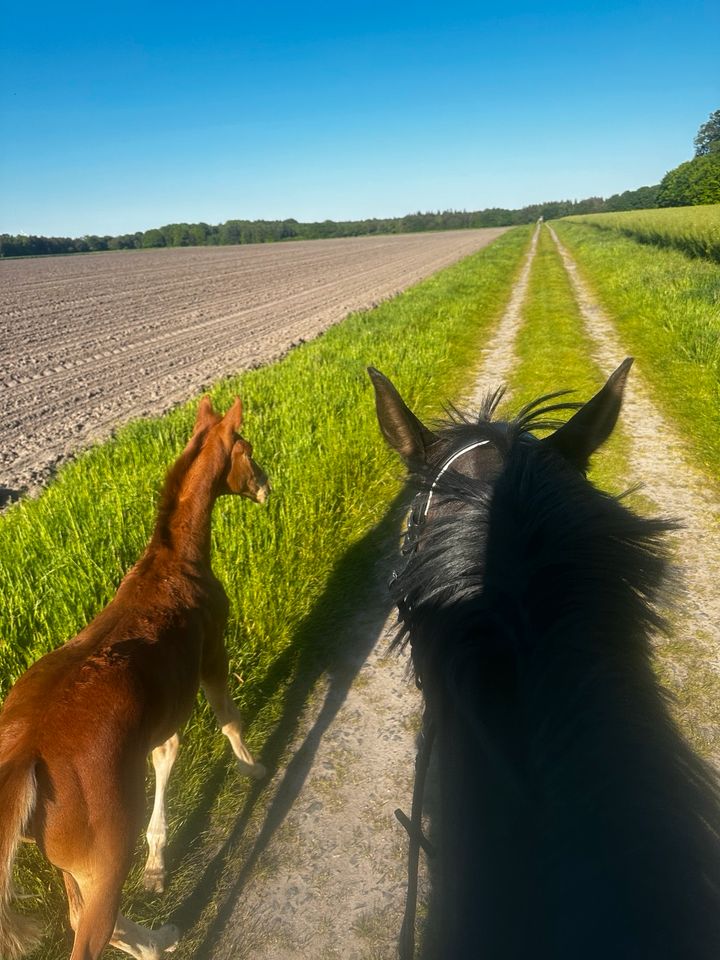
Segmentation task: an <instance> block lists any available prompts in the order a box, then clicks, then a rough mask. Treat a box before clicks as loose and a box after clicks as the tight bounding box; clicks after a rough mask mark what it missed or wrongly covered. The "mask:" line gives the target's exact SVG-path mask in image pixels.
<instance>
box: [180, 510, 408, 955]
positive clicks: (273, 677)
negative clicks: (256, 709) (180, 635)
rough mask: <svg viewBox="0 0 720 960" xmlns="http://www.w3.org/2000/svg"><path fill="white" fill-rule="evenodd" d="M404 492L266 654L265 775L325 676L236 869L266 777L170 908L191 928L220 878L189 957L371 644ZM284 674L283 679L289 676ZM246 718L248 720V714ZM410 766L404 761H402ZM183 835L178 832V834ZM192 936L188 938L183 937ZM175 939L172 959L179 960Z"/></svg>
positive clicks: (277, 814) (212, 932)
mask: <svg viewBox="0 0 720 960" xmlns="http://www.w3.org/2000/svg"><path fill="white" fill-rule="evenodd" d="M406 502H407V501H406V498H405V497H404V496H403V495H400V496H399V497H397V498H396V499H395V501H394V502H393V503H392V504H391V506H390V508H389V510H388V511H387V513H386V515H385V517H384V518H383V520H381V521H380V523H379V524H378V525H377V526H375V527H374V528H373V529H372V530H370V531H369V532H368V533H367V534H366V535H365V536H364V537H363V538H362V539H361V540H359V541H358V542H357V543H355V544H353V546H352V547H351V548H350V549H349V550H348V551H347V552H346V553H345V555H344V556H343V557H342V559H341V560H340V562H339V563H338V565H337V567H336V568H335V570H334V571H333V574H332V576H331V578H330V580H329V582H328V584H327V587H326V589H325V591H324V592H323V594H322V596H321V597H320V598H319V599H318V601H317V603H316V604H315V606H314V608H313V610H312V612H311V613H310V614H309V615H308V616H307V617H306V618H305V620H304V621H303V622H302V624H301V625H300V626H299V628H298V630H297V632H296V635H295V638H294V640H293V642H292V643H291V644H290V645H289V647H288V648H287V649H286V650H285V651H284V652H283V653H282V654H281V655H280V656H279V657H278V658H277V660H275V662H274V663H273V666H272V668H271V670H270V671H269V672H268V674H267V675H266V677H265V679H264V681H263V683H262V685H261V687H260V689H259V691H258V696H257V698H256V701H257V702H262V701H263V700H264V699H266V698H270V697H272V696H273V695H274V694H276V693H277V691H278V690H279V689H281V688H282V687H283V685H284V684H285V683H288V686H287V690H286V691H285V694H284V698H283V706H282V712H281V718H280V720H279V722H278V723H277V725H276V726H275V728H274V730H273V731H272V733H271V735H270V736H269V738H268V739H267V741H266V743H265V745H264V747H263V750H262V754H261V755H260V756H259V758H258V759H260V760H261V761H262V762H263V763H264V764H265V766H266V767H267V768H268V770H269V772H270V774H272V773H273V771H275V770H276V769H277V768H278V766H279V764H280V762H281V761H282V759H283V757H284V755H285V753H286V751H287V748H288V746H289V745H290V743H291V742H292V739H293V737H294V736H295V734H296V732H297V728H298V723H299V719H300V716H301V714H302V711H303V708H304V707H305V705H306V703H307V701H308V698H309V696H310V695H311V693H312V691H313V688H314V687H315V685H316V683H317V681H318V680H319V678H320V677H321V676H323V675H325V676H326V677H327V689H326V693H325V698H324V702H323V704H322V707H321V709H320V712H319V714H318V716H317V718H316V720H315V722H314V724H313V726H312V727H311V729H310V730H309V732H308V733H307V736H306V737H305V739H304V740H303V742H302V744H301V745H300V747H299V748H298V749H297V750H296V751H295V752H294V753H293V755H292V759H291V760H290V762H289V764H288V765H287V767H286V768H285V771H284V773H283V776H282V780H281V781H280V783H279V785H278V786H277V788H276V790H275V792H274V796H273V799H272V801H271V803H270V806H269V807H268V809H267V811H266V812H265V814H264V819H263V822H262V827H261V829H260V831H259V833H258V836H257V839H256V840H255V842H254V844H253V846H252V848H251V850H250V853H249V855H247V856H246V857H245V858H244V861H243V864H242V868H241V870H240V872H239V873H238V874H237V875H236V876H235V878H234V879H233V880H232V882H230V883H228V882H227V877H223V874H224V871H225V870H226V867H227V866H228V861H229V859H230V858H231V857H232V854H233V852H234V850H235V849H236V847H237V845H238V843H239V841H240V839H241V837H242V835H243V832H244V831H245V829H246V827H247V826H248V823H249V822H250V821H251V819H252V818H253V815H254V814H255V813H256V810H257V809H258V808H259V804H260V802H261V799H262V795H263V794H264V793H265V792H266V790H267V784H266V782H264V781H263V782H258V783H254V784H252V786H251V787H250V790H249V793H248V794H247V796H246V799H245V802H244V804H243V807H242V809H241V811H240V813H239V814H238V817H237V819H236V820H235V822H234V824H233V826H232V828H231V831H230V833H229V834H228V835H227V837H226V838H225V840H224V842H223V843H222V845H221V847H220V848H219V849H218V850H217V851H216V852H215V854H214V856H213V857H212V860H211V861H210V862H209V863H208V864H207V865H206V866H205V867H204V868H203V872H202V876H201V877H200V878H199V879H198V882H197V883H196V884H195V886H194V888H193V890H192V891H191V892H190V894H189V895H188V896H186V898H185V900H184V901H183V902H182V903H181V904H180V905H179V906H178V907H177V909H176V910H175V912H174V914H173V916H172V917H171V920H172V921H173V922H174V923H177V924H178V926H180V928H181V929H184V930H188V931H190V930H191V928H193V927H195V926H196V925H197V924H201V918H202V915H203V912H204V911H205V908H206V907H207V905H208V903H209V902H210V901H212V900H213V899H214V898H215V897H216V896H217V893H218V886H219V884H220V881H221V879H222V880H223V892H222V902H221V904H220V907H219V909H218V911H217V914H216V915H215V917H214V919H213V920H212V923H211V924H210V926H209V927H207V928H206V929H204V930H202V931H196V933H197V932H201V936H202V940H201V942H199V943H198V942H197V940H196V941H195V946H194V949H193V950H192V954H190V953H188V954H187V955H188V956H190V955H192V956H195V957H198V958H204V957H211V956H213V951H214V946H215V944H216V943H217V941H218V939H219V937H220V936H221V934H222V931H223V929H224V927H225V925H226V924H227V922H228V920H229V918H230V915H231V913H232V909H233V904H234V902H235V901H236V899H237V898H238V896H239V895H240V894H241V893H242V890H243V888H244V886H245V884H246V883H247V881H248V880H249V879H250V877H251V876H252V873H253V870H254V869H255V867H256V865H257V863H258V860H259V858H260V857H261V856H262V854H263V852H264V851H265V850H266V848H267V846H268V844H269V843H270V841H271V839H272V837H273V835H274V834H275V832H276V831H277V830H278V828H279V827H280V826H281V825H282V823H283V822H284V820H285V818H286V817H287V815H288V813H289V812H290V810H291V809H292V807H293V804H294V803H295V800H296V799H297V797H298V795H299V793H300V791H301V789H302V787H303V784H304V783H305V780H306V778H307V775H308V773H309V771H310V769H311V767H312V764H313V760H314V757H315V754H316V753H317V749H318V747H319V745H320V742H321V740H322V738H323V735H324V734H325V732H326V730H327V729H328V727H329V726H330V724H331V723H332V721H333V719H334V718H335V716H336V714H337V712H338V710H339V709H340V707H341V706H342V704H343V703H344V701H345V699H346V697H347V694H348V691H349V689H350V687H351V685H352V683H353V681H354V679H355V677H356V676H357V674H358V672H359V670H360V668H361V667H362V665H363V663H364V662H365V660H366V658H367V656H368V654H369V653H370V651H371V649H372V648H373V646H374V645H375V643H376V641H377V638H378V636H379V634H380V632H381V630H382V626H383V624H384V623H385V621H386V619H387V617H388V615H389V613H390V610H391V604H390V600H389V597H388V594H387V590H386V587H385V583H386V581H387V577H388V575H389V572H390V568H391V566H392V558H393V554H394V547H395V544H397V543H398V539H399V534H400V526H401V522H402V517H403V511H402V509H401V508H402V506H403V505H405V504H406ZM291 677H292V678H293V679H290V678H291ZM246 713H247V714H248V716H247V719H248V720H251V719H252V716H251V714H250V713H249V712H248V711H246ZM409 762H411V761H409ZM220 766H221V769H216V770H214V771H212V773H211V776H210V778H209V779H208V781H206V787H205V790H204V796H203V797H202V800H201V803H200V807H201V809H202V810H203V811H204V813H205V815H207V812H208V811H209V809H210V808H211V806H212V802H213V800H214V798H215V797H216V796H217V794H218V793H219V791H220V788H221V786H222V783H223V781H224V777H225V775H226V771H227V764H226V763H223V764H221V765H220ZM181 833H182V836H178V837H176V839H175V841H174V844H173V845H174V847H175V849H176V850H183V849H186V848H185V846H184V844H185V840H186V839H187V840H188V841H189V842H192V840H194V839H196V838H197V835H198V816H194V817H192V818H191V821H190V822H188V823H187V824H186V825H185V827H184V828H183V830H182V831H181ZM186 834H187V836H185V835H186ZM192 939H194V938H192ZM183 955H184V951H183V949H182V941H181V946H180V951H179V956H180V957H182V956H183Z"/></svg>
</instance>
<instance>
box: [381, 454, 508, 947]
mask: <svg viewBox="0 0 720 960" xmlns="http://www.w3.org/2000/svg"><path fill="white" fill-rule="evenodd" d="M489 443H490V441H489V440H476V441H475V442H474V443H470V444H467V445H466V446H464V447H461V448H460V449H459V450H456V451H455V452H454V453H453V454H452V455H451V456H450V457H448V458H447V459H446V460H444V461H443V463H442V465H441V466H440V469H439V470H438V472H437V474H436V475H435V479H434V480H433V482H432V484H431V485H430V489H429V491H428V492H427V496H426V495H425V491H424V490H421V491H420V493H418V494H417V495H416V497H415V499H414V500H413V503H412V506H411V508H410V511H409V513H408V518H407V524H406V529H405V536H404V537H403V542H402V545H401V547H400V553H401V555H402V556H403V557H404V558H405V565H404V567H403V569H402V571H400V572H398V570H397V569H395V570H393V572H392V575H391V577H390V583H389V584H388V586H389V587H390V589H391V590H392V588H393V586H394V584H395V582H396V581H397V580H398V579H399V578H400V576H401V574H402V572H404V571H405V570H407V568H408V566H409V565H410V563H411V562H412V558H413V555H414V554H415V552H416V550H417V547H418V541H419V539H420V531H421V529H422V526H423V525H424V523H425V520H426V519H427V515H428V513H429V512H430V505H431V503H432V499H433V495H434V493H435V490H436V488H437V486H438V484H439V482H440V480H441V479H442V476H443V474H445V473H447V471H448V470H449V469H450V468H451V467H452V465H453V464H454V463H455V461H456V460H459V459H460V457H462V456H464V455H465V454H466V453H470V451H471V450H475V449H476V448H477V447H482V446H485V445H486V444H489ZM397 605H398V611H399V613H400V616H401V618H402V616H403V610H404V609H409V605H408V603H407V599H406V598H405V597H402V598H400V599H399V600H397ZM418 687H420V683H418ZM434 739H435V724H434V723H433V721H432V718H431V717H430V716H429V714H428V708H427V705H426V707H425V713H424V716H423V730H422V732H421V734H420V737H419V744H418V752H417V756H416V757H415V785H414V787H413V798H412V810H411V814H410V817H408V816H407V815H406V814H404V813H403V811H402V810H400V809H397V810H395V816H396V817H397V819H398V820H399V821H400V823H401V824H402V826H403V827H404V828H405V830H406V831H407V834H408V837H409V838H410V845H409V847H408V882H407V896H406V900H405V915H404V917H403V923H402V929H401V931H400V942H399V947H398V950H399V958H400V960H412V958H413V955H414V953H415V917H416V913H417V888H418V869H419V860H420V849H421V848H422V849H423V850H424V851H425V853H426V854H427V856H428V857H430V858H432V857H433V856H434V855H435V850H434V849H433V846H432V844H431V843H430V841H429V840H428V839H427V837H425V835H424V834H423V831H422V809H423V796H424V793H425V779H426V776H427V770H428V766H429V765H430V755H431V753H432V746H433V740H434Z"/></svg>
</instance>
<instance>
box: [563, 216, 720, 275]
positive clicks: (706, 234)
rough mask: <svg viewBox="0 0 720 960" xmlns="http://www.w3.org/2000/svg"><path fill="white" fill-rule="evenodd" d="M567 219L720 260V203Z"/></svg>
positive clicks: (567, 219) (692, 254)
mask: <svg viewBox="0 0 720 960" xmlns="http://www.w3.org/2000/svg"><path fill="white" fill-rule="evenodd" d="M563 222H567V223H581V224H585V225H587V226H592V227H596V228H597V229H598V230H611V231H614V232H616V233H619V234H622V235H623V236H626V237H630V238H631V239H633V240H639V241H640V242H641V243H650V244H654V245H655V246H658V247H674V248H675V249H677V250H681V251H682V252H683V253H687V254H689V255H690V256H693V257H703V258H706V259H708V260H714V261H715V262H716V263H720V204H708V205H705V206H701V207H672V208H665V209H661V210H631V211H625V212H623V213H595V214H583V215H578V216H574V217H567V218H566V220H565V221H563Z"/></svg>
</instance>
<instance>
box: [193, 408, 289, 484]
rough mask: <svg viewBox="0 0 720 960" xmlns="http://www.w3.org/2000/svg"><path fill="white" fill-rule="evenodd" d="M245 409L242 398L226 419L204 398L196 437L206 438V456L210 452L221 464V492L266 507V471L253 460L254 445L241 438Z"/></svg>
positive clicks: (215, 461) (198, 417) (203, 445)
mask: <svg viewBox="0 0 720 960" xmlns="http://www.w3.org/2000/svg"><path fill="white" fill-rule="evenodd" d="M242 421H243V407H242V400H241V399H240V397H236V398H235V402H234V403H233V405H232V406H231V407H230V409H229V410H228V412H227V413H226V414H225V416H221V415H220V414H219V413H216V412H215V411H214V410H213V406H212V401H211V400H210V397H207V396H205V397H203V398H202V400H201V401H200V406H199V407H198V413H197V418H196V420H195V430H194V431H193V437H192V438H191V441H190V442H191V443H192V440H193V439H195V437H196V436H200V437H202V438H203V442H202V449H203V452H204V451H205V450H206V449H207V450H208V453H209V454H210V455H211V457H212V461H213V462H214V463H215V464H221V468H220V472H219V476H218V481H219V492H220V493H221V494H222V493H235V494H238V495H239V496H241V497H247V498H248V499H250V500H254V501H255V503H264V502H265V500H266V499H267V496H268V494H269V492H270V484H269V482H268V478H267V475H266V474H265V472H264V470H263V469H262V468H261V467H260V466H259V465H258V464H257V463H256V462H255V461H254V460H253V457H252V452H253V451H252V444H251V443H250V441H249V440H246V439H245V438H244V437H242V436H241V435H240V427H241V426H242Z"/></svg>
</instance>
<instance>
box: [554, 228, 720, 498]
mask: <svg viewBox="0 0 720 960" xmlns="http://www.w3.org/2000/svg"><path fill="white" fill-rule="evenodd" d="M553 226H554V227H555V229H556V230H557V233H558V236H559V237H560V239H561V240H562V241H563V242H564V243H565V244H566V245H567V247H568V248H569V250H570V252H571V253H572V255H573V256H574V257H575V259H576V260H577V263H578V266H579V268H580V270H581V272H582V274H583V276H584V277H585V278H586V279H587V280H588V281H589V283H590V284H591V286H592V288H593V289H594V291H595V293H596V295H597V296H598V298H599V300H600V302H601V303H602V304H603V306H604V307H605V309H606V310H607V312H608V313H609V314H610V315H611V316H612V318H613V320H614V321H615V326H616V328H617V331H618V333H619V335H620V336H621V338H622V340H623V342H624V344H625V346H626V348H627V350H628V352H629V353H632V354H634V355H636V356H638V357H641V358H642V362H643V371H644V374H645V377H646V379H647V382H648V385H649V386H650V389H651V390H652V393H653V399H654V400H655V402H656V404H657V406H658V407H659V408H660V409H661V410H662V411H663V412H664V413H665V415H666V416H667V417H668V419H670V420H671V421H674V422H675V423H676V424H677V425H678V427H679V429H680V431H681V432H682V433H683V434H684V435H685V437H686V438H687V439H688V442H689V448H690V449H691V451H692V452H693V455H694V457H695V459H696V461H697V463H698V465H699V466H700V467H701V468H702V469H704V470H705V472H706V473H707V475H708V477H709V480H710V482H717V478H718V477H720V430H718V416H719V414H720V270H719V269H718V267H717V266H716V265H715V264H712V263H707V262H702V261H700V260H688V258H687V257H685V256H683V254H681V253H679V252H678V251H675V250H658V249H657V248H652V247H647V246H643V245H640V244H638V243H635V242H633V241H632V240H630V239H628V238H626V237H621V236H619V235H618V234H616V233H613V232H610V231H604V230H603V231H600V230H595V229H593V228H591V227H589V226H587V225H586V224H583V223H575V222H572V223H571V222H569V221H565V220H560V221H557V222H556V223H554V224H553Z"/></svg>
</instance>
